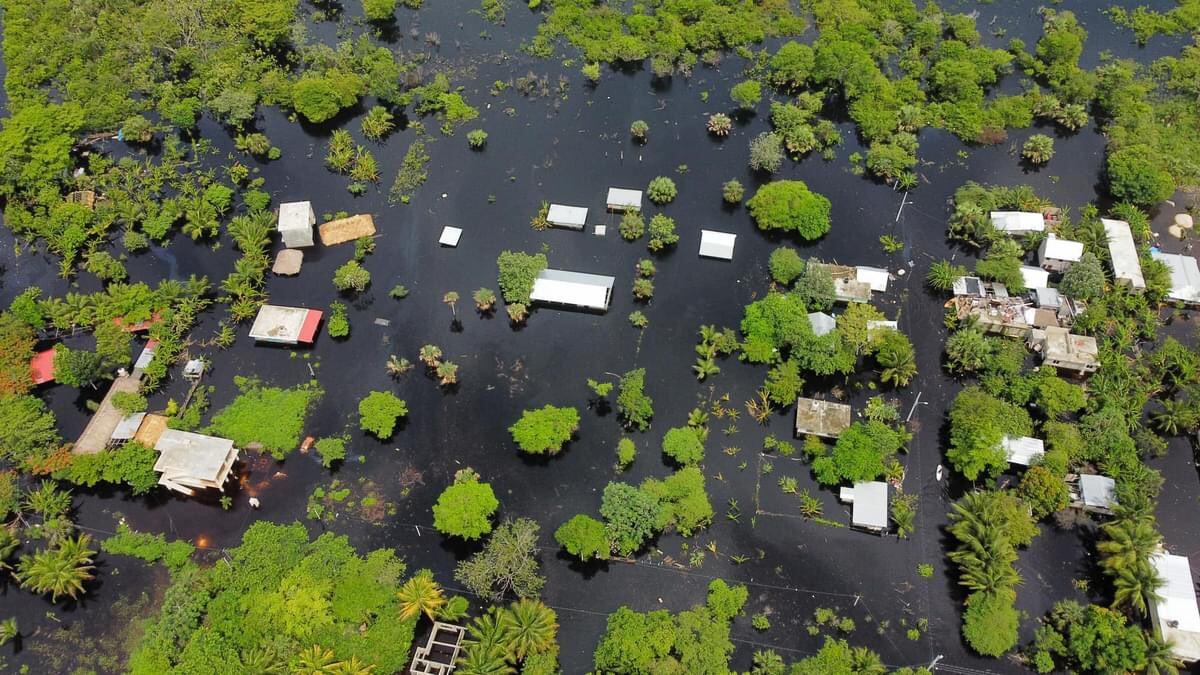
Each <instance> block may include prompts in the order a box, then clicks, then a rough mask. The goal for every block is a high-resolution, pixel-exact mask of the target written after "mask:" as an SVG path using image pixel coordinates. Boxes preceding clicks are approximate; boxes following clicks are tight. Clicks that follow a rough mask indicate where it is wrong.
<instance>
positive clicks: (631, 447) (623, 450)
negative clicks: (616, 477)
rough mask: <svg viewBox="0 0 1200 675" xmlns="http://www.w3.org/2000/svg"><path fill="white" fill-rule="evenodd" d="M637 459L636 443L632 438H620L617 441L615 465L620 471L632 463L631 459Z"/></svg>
mask: <svg viewBox="0 0 1200 675" xmlns="http://www.w3.org/2000/svg"><path fill="white" fill-rule="evenodd" d="M635 459H637V445H635V444H634V442H633V439H630V438H622V439H621V440H619V441H617V466H618V467H620V469H621V470H622V471H624V470H625V469H628V468H629V465H630V464H633V460H635Z"/></svg>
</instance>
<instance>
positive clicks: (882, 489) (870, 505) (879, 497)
mask: <svg viewBox="0 0 1200 675" xmlns="http://www.w3.org/2000/svg"><path fill="white" fill-rule="evenodd" d="M844 489H845V488H843V490H844ZM851 499H852V500H853V502H854V506H853V508H852V509H851V510H850V524H851V525H853V526H854V527H865V528H867V529H869V530H880V531H882V530H886V529H887V525H888V486H887V483H884V482H883V481H878V480H873V481H870V482H866V483H855V484H854V490H853V493H852V495H851Z"/></svg>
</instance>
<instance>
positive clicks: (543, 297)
mask: <svg viewBox="0 0 1200 675" xmlns="http://www.w3.org/2000/svg"><path fill="white" fill-rule="evenodd" d="M615 282H616V279H615V278H613V277H606V276H602V275H599V274H585V273H583V272H568V271H566V270H553V269H545V270H542V271H541V272H538V275H537V278H535V279H534V280H533V292H532V293H530V294H529V299H530V300H532V301H533V302H540V303H544V304H548V305H559V306H566V307H579V308H582V309H594V310H599V311H602V312H603V311H608V303H609V301H610V300H612V289H613V283H615Z"/></svg>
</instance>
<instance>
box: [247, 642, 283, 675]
mask: <svg viewBox="0 0 1200 675" xmlns="http://www.w3.org/2000/svg"><path fill="white" fill-rule="evenodd" d="M238 660H239V661H240V662H241V668H240V672H241V675H282V674H283V673H286V672H287V668H286V667H285V665H284V663H283V660H282V659H280V658H279V654H277V653H276V652H275V650H274V649H268V648H264V647H254V648H252V649H248V650H246V651H244V652H242V654H241V657H240V658H239V659H238Z"/></svg>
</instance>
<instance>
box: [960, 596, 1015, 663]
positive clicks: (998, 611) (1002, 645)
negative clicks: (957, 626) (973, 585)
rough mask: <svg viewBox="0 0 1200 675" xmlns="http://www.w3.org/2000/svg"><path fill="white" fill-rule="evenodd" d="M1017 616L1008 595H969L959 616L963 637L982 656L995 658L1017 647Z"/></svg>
mask: <svg viewBox="0 0 1200 675" xmlns="http://www.w3.org/2000/svg"><path fill="white" fill-rule="evenodd" d="M1019 624H1020V615H1019V614H1018V612H1017V609H1016V608H1015V607H1013V603H1012V598H1011V594H1010V593H999V594H992V593H972V594H971V595H970V597H968V598H967V611H966V612H965V613H964V614H963V628H962V631H963V637H964V638H966V640H967V644H968V645H970V646H971V649H974V650H975V651H976V652H978V653H980V654H983V655H984V656H991V657H999V656H1003V655H1004V654H1005V652H1007V651H1008V650H1010V649H1012V648H1013V647H1015V646H1016V645H1017V628H1018V626H1019Z"/></svg>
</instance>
